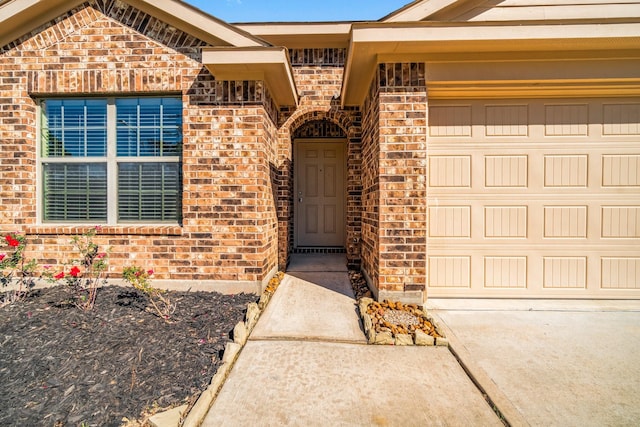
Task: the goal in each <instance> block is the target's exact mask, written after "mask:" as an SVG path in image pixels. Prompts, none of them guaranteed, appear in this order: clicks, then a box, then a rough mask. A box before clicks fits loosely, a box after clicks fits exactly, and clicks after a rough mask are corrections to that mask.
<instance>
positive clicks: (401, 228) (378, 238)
mask: <svg viewBox="0 0 640 427" xmlns="http://www.w3.org/2000/svg"><path fill="white" fill-rule="evenodd" d="M424 73H425V70H424V64H423V63H402V64H400V63H397V64H393V63H388V64H380V65H379V66H378V74H377V75H376V76H375V78H374V81H373V82H372V85H371V90H370V92H369V95H368V97H367V100H366V102H365V106H364V112H363V115H364V120H363V122H364V126H363V150H362V151H363V162H362V163H363V172H362V175H363V176H362V184H363V196H362V197H363V213H362V223H363V227H362V228H363V230H362V235H363V247H362V252H363V254H362V259H363V269H364V270H365V272H366V273H367V275H368V277H369V280H370V281H371V283H372V285H373V287H374V288H375V289H376V290H377V293H378V298H379V299H384V298H393V299H401V300H407V301H416V302H422V301H423V299H424V298H425V294H424V291H425V285H426V277H427V276H426V273H427V272H426V225H427V211H426V200H427V197H426V196H427V194H426V182H425V177H426V168H427V157H426V154H427V153H426V149H427V147H426V126H427V116H426V114H427V92H426V86H425V74H424Z"/></svg>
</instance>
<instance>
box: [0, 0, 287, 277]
mask: <svg viewBox="0 0 640 427" xmlns="http://www.w3.org/2000/svg"><path fill="white" fill-rule="evenodd" d="M202 46H203V42H202V41H200V40H198V39H196V38H194V37H192V36H189V35H187V34H185V33H182V32H181V31H179V30H177V29H175V28H173V27H170V26H168V25H166V24H164V23H162V22H160V21H158V20H156V19H155V18H152V17H150V16H148V15H146V14H144V13H142V12H139V11H137V10H135V9H133V8H131V7H130V6H129V5H127V4H125V3H122V2H119V1H98V0H91V1H87V2H86V3H84V4H82V5H80V6H78V7H76V8H74V9H73V10H71V11H69V12H68V13H66V14H64V15H63V16H61V17H59V18H57V19H55V20H54V21H52V22H50V23H48V24H47V25H44V26H42V27H41V28H38V29H36V30H34V31H32V32H31V33H30V34H27V35H25V36H23V37H22V38H20V39H19V40H16V41H15V42H12V43H11V44H9V45H7V46H4V47H2V48H1V49H0V101H1V102H0V140H1V141H2V145H1V147H0V174H1V178H2V179H1V182H2V187H1V191H0V194H2V200H3V203H2V204H0V231H2V232H4V231H20V232H23V233H27V234H28V237H29V242H30V246H29V248H30V249H31V255H34V256H37V257H38V258H39V259H40V260H41V261H42V262H43V263H48V264H55V263H56V262H64V261H65V259H64V254H65V253H67V250H68V249H70V245H69V239H70V237H71V235H74V234H79V233H82V232H83V231H85V230H86V229H87V227H85V226H77V227H76V226H69V227H55V226H48V225H44V226H43V225H38V224H37V223H36V220H37V219H36V212H37V206H36V176H37V175H36V173H37V172H36V170H37V164H36V149H37V144H38V142H37V135H36V132H37V129H36V126H35V125H36V114H37V108H36V103H35V100H36V99H37V98H38V97H40V96H47V95H55V96H59V95H77V94H84V95H87V96H91V95H101V96H106V95H110V94H115V95H125V94H128V93H134V94H136V95H143V94H146V93H148V94H154V95H155V94H163V93H169V94H181V95H182V99H183V103H184V111H183V143H184V145H183V159H182V161H183V223H182V224H180V225H176V226H163V227H152V226H144V225H141V226H105V227H103V228H102V229H101V230H100V232H99V234H98V236H97V238H96V240H97V242H98V243H99V244H101V245H102V246H103V247H107V246H108V247H110V248H111V262H110V265H111V272H112V273H116V272H118V271H120V270H121V268H122V266H124V265H128V264H132V263H137V264H138V265H144V266H147V267H152V268H153V269H154V270H155V272H156V277H157V278H159V279H173V280H187V279H188V280H193V279H196V280H202V281H211V282H212V283H211V285H212V286H215V285H216V283H217V281H234V282H246V283H248V284H256V283H260V282H263V281H266V280H268V278H269V275H270V274H272V273H273V272H274V269H275V268H276V265H277V245H276V241H277V239H278V236H277V217H276V211H275V203H276V197H277V195H276V193H277V191H278V190H277V183H276V181H275V178H276V176H277V174H278V167H279V165H278V145H277V142H278V141H277V139H278V135H277V129H276V125H275V122H276V121H277V116H278V112H277V111H276V109H275V107H274V103H273V101H272V100H271V98H270V96H269V94H268V92H267V90H266V88H265V87H264V83H263V82H262V81H240V82H221V81H216V80H215V79H214V78H213V77H212V76H211V75H210V74H209V73H208V71H207V70H206V69H205V68H203V66H202V64H201V62H200V48H201V47H202Z"/></svg>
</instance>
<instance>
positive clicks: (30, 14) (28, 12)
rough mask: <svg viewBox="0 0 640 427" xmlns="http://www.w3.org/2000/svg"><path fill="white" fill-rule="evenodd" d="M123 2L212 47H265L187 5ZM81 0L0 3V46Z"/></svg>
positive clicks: (164, 1)
mask: <svg viewBox="0 0 640 427" xmlns="http://www.w3.org/2000/svg"><path fill="white" fill-rule="evenodd" d="M125 1H126V3H128V4H130V5H132V6H134V7H136V8H138V9H140V10H142V11H143V12H146V13H148V14H150V15H152V16H155V17H157V18H158V19H161V20H163V21H164V22H167V23H168V24H170V25H173V26H174V27H176V28H178V29H180V30H183V31H185V32H187V33H189V34H192V35H194V36H196V37H198V38H200V39H201V40H203V41H205V42H207V43H209V44H211V45H214V46H216V45H224V46H243V47H246V46H268V45H269V44H268V43H267V42H265V41H263V40H260V39H259V38H257V37H254V36H252V35H251V34H249V33H246V32H244V31H242V30H239V29H236V28H234V27H233V26H231V25H229V24H227V23H225V22H224V21H221V20H219V19H217V18H214V17H212V16H210V15H208V14H206V13H204V12H202V11H200V10H198V9H196V8H195V7H193V6H190V5H189V4H187V3H185V2H182V1H176V0H125ZM81 3H82V0H80V1H78V0H72V1H69V0H13V1H9V2H6V3H3V4H0V28H2V32H1V33H0V46H4V45H6V44H7V43H10V42H11V41H13V40H15V39H17V38H19V37H20V36H22V35H24V34H26V33H27V32H29V31H31V30H32V29H34V28H37V27H38V26H39V25H42V24H44V23H46V22H48V21H50V20H52V19H54V18H56V17H58V16H60V15H61V14H63V13H64V12H66V11H68V10H70V9H72V8H74V7H76V6H78V5H79V4H81Z"/></svg>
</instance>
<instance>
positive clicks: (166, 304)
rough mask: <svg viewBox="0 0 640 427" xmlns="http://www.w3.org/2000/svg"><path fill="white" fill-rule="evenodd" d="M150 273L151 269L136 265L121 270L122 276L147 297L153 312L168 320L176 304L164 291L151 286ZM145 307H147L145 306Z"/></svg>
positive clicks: (151, 272) (151, 273)
mask: <svg viewBox="0 0 640 427" xmlns="http://www.w3.org/2000/svg"><path fill="white" fill-rule="evenodd" d="M152 275H153V270H145V269H144V268H142V267H138V266H136V265H132V266H130V267H125V268H124V270H122V278H123V279H124V280H125V281H126V282H128V283H129V284H130V285H131V286H133V287H134V288H135V289H137V290H138V291H140V292H142V293H144V294H145V295H146V296H147V298H149V302H150V303H151V305H152V306H153V310H154V311H155V314H156V315H157V316H158V317H160V318H162V319H164V321H165V322H170V321H171V315H172V314H173V313H174V312H175V310H176V305H175V303H173V302H172V301H171V298H170V297H169V295H168V294H167V292H166V291H164V290H162V289H157V288H154V287H152V286H151V276H152ZM147 309H149V308H148V307H147ZM149 311H150V310H149Z"/></svg>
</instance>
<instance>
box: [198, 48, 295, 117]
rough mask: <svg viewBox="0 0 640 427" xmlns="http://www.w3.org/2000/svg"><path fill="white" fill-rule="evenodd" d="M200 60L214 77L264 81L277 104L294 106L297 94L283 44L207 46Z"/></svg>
mask: <svg viewBox="0 0 640 427" xmlns="http://www.w3.org/2000/svg"><path fill="white" fill-rule="evenodd" d="M202 62H203V64H204V66H205V67H207V69H208V70H209V71H210V72H211V74H213V75H214V76H215V78H216V79H217V80H264V81H265V82H266V84H267V87H268V88H269V91H270V93H271V96H272V97H273V99H274V101H275V103H276V104H278V105H279V106H297V105H298V93H297V91H296V85H295V82H294V80H293V72H292V70H291V64H290V62H289V55H288V53H287V49H286V48H284V47H270V48H265V47H258V48H255V47H253V48H252V47H207V48H203V50H202Z"/></svg>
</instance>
